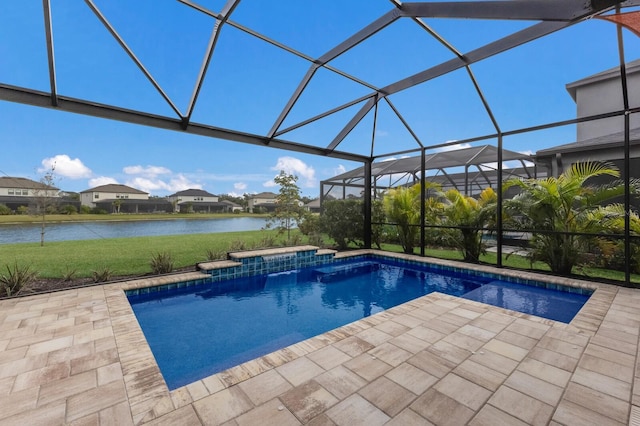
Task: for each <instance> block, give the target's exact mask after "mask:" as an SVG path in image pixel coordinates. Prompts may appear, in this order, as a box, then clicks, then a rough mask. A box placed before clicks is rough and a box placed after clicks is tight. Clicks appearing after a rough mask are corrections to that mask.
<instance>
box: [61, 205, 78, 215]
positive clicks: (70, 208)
mask: <svg viewBox="0 0 640 426" xmlns="http://www.w3.org/2000/svg"><path fill="white" fill-rule="evenodd" d="M60 213H62V214H69V215H71V214H77V213H78V209H77V208H76V206H74V205H72V204H65V205H64V206H62V207H60Z"/></svg>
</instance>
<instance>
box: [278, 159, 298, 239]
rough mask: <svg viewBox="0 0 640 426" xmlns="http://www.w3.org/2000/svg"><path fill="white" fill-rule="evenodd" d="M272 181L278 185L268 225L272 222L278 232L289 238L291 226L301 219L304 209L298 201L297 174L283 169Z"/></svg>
mask: <svg viewBox="0 0 640 426" xmlns="http://www.w3.org/2000/svg"><path fill="white" fill-rule="evenodd" d="M273 181H274V182H275V183H276V184H277V185H279V186H280V191H279V193H278V195H277V196H276V209H275V210H274V212H273V213H271V215H270V216H269V225H271V224H274V225H275V226H276V228H277V229H278V231H279V233H284V232H286V233H287V240H290V239H291V228H293V227H294V226H296V225H297V224H298V223H300V222H301V221H302V219H303V218H304V215H305V210H304V207H303V204H302V202H301V201H300V188H299V187H298V185H297V184H296V182H297V181H298V176H296V175H292V174H288V173H285V171H284V170H282V171H280V174H279V175H278V176H276V177H275V178H274V179H273Z"/></svg>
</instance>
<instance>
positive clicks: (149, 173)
mask: <svg viewBox="0 0 640 426" xmlns="http://www.w3.org/2000/svg"><path fill="white" fill-rule="evenodd" d="M122 171H123V172H124V173H125V174H128V175H142V176H144V177H147V178H155V177H157V176H158V175H167V174H170V173H171V170H169V169H167V168H166V167H162V166H146V167H143V166H140V165H137V166H127V167H125V168H123V169H122Z"/></svg>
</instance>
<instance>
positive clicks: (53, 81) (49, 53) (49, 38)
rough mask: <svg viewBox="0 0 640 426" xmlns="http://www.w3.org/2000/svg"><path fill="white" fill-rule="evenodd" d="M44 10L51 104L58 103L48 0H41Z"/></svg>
mask: <svg viewBox="0 0 640 426" xmlns="http://www.w3.org/2000/svg"><path fill="white" fill-rule="evenodd" d="M42 10H43V12H44V35H45V38H46V39H47V61H48V63H49V87H50V89H51V105H52V106H57V105H58V88H57V83H56V61H55V55H54V52H53V25H52V23H51V4H50V2H49V0H42Z"/></svg>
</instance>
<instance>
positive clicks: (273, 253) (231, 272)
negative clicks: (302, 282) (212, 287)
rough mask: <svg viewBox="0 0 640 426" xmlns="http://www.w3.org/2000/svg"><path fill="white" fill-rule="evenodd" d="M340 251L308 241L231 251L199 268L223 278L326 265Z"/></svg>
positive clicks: (200, 265) (214, 278)
mask: <svg viewBox="0 0 640 426" xmlns="http://www.w3.org/2000/svg"><path fill="white" fill-rule="evenodd" d="M336 253H337V251H335V250H329V249H321V248H319V247H316V246H308V245H307V246H293V247H278V248H272V249H261V250H250V251H241V252H230V253H227V259H226V260H219V261H213V262H204V263H199V264H198V270H199V271H201V272H204V273H207V274H209V275H210V277H211V279H212V280H213V281H221V280H226V279H233V278H241V277H248V276H252V275H259V274H271V273H275V272H283V271H289V270H292V269H298V268H305V267H309V266H318V265H324V264H327V263H331V262H333V258H334V256H335V254H336Z"/></svg>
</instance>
